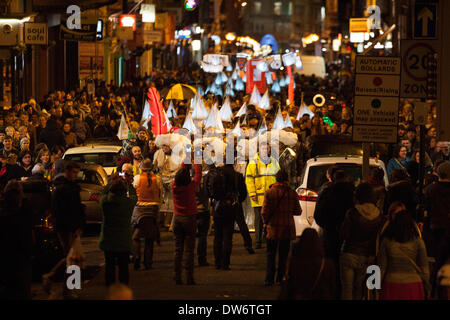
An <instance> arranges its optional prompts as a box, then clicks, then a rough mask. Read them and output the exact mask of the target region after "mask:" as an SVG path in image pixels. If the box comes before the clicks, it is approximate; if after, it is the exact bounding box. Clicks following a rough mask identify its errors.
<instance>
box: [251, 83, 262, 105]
mask: <svg viewBox="0 0 450 320" xmlns="http://www.w3.org/2000/svg"><path fill="white" fill-rule="evenodd" d="M260 101H261V94H260V93H259V91H258V88H257V87H256V85H255V86H254V87H253V92H252V96H251V97H250V103H251V104H254V105H255V106H257V105H259V102H260Z"/></svg>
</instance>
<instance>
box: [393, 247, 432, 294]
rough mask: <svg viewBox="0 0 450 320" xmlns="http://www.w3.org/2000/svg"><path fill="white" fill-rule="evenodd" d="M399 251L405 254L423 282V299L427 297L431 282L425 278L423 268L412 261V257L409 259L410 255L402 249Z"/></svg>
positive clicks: (429, 292)
mask: <svg viewBox="0 0 450 320" xmlns="http://www.w3.org/2000/svg"><path fill="white" fill-rule="evenodd" d="M400 252H401V253H402V254H403V256H405V257H406V258H407V259H408V261H409V262H410V263H411V264H412V266H413V267H414V269H416V272H417V273H418V274H419V276H420V278H421V279H422V282H423V289H424V290H425V299H428V297H429V295H430V294H431V284H430V281H429V280H428V279H427V278H425V276H424V272H423V270H422V269H421V268H420V267H419V266H418V265H417V264H416V263H415V262H414V260H413V259H411V257H410V256H408V255H407V254H406V253H405V252H404V251H403V250H402V249H400Z"/></svg>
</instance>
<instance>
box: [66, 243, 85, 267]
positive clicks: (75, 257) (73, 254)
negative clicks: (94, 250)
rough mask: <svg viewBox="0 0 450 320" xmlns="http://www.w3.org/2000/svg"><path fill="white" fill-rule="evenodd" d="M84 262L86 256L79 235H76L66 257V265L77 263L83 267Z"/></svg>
mask: <svg viewBox="0 0 450 320" xmlns="http://www.w3.org/2000/svg"><path fill="white" fill-rule="evenodd" d="M85 262H86V256H85V255H84V252H83V249H82V246H81V239H80V236H77V237H76V238H75V239H74V240H73V243H72V247H71V248H70V251H69V254H68V255H67V258H66V263H67V267H69V266H71V265H78V266H79V267H80V268H81V269H84V267H85Z"/></svg>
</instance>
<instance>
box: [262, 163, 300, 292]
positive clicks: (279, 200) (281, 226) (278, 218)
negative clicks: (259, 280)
mask: <svg viewBox="0 0 450 320" xmlns="http://www.w3.org/2000/svg"><path fill="white" fill-rule="evenodd" d="M276 180H277V182H276V183H275V184H273V185H272V186H271V187H270V188H269V190H267V191H266V193H265V194H264V203H263V207H262V210H261V215H262V219H263V222H264V226H266V229H267V269H266V280H265V282H264V284H265V285H266V286H271V285H273V283H274V277H275V259H276V254H277V250H278V272H277V278H276V282H277V283H281V280H282V279H283V276H284V273H285V271H286V260H287V257H288V254H289V248H290V244H291V240H295V222H294V216H299V215H301V213H302V209H301V208H300V203H299V202H298V196H297V193H296V192H295V191H294V190H292V188H291V187H290V185H289V176H288V174H287V172H286V171H285V170H283V169H281V170H280V171H278V172H277V174H276Z"/></svg>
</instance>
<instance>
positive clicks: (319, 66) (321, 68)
mask: <svg viewBox="0 0 450 320" xmlns="http://www.w3.org/2000/svg"><path fill="white" fill-rule="evenodd" d="M300 58H301V59H302V64H303V68H302V70H298V69H296V71H295V73H296V74H300V75H301V74H304V75H305V76H312V75H313V74H314V75H315V76H316V77H317V78H325V76H326V75H327V73H326V68H325V59H324V58H323V57H320V56H300Z"/></svg>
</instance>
